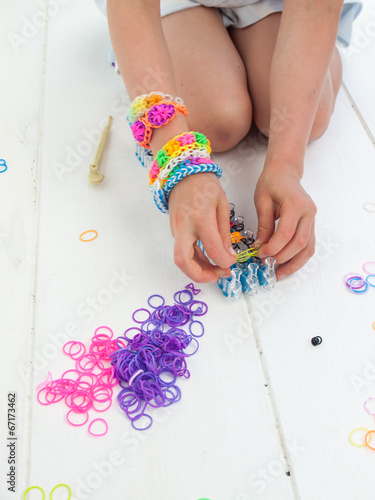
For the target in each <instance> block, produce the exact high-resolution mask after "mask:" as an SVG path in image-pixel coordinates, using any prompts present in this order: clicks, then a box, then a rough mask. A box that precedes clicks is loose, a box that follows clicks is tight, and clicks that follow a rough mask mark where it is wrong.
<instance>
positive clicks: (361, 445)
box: [349, 427, 369, 448]
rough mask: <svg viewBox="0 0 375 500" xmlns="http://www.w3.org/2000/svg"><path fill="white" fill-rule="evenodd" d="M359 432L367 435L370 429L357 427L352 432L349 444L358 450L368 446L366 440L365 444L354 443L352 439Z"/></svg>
mask: <svg viewBox="0 0 375 500" xmlns="http://www.w3.org/2000/svg"><path fill="white" fill-rule="evenodd" d="M357 431H364V432H366V433H367V432H368V431H369V430H368V429H365V428H364V427H357V428H356V429H353V430H352V431H351V433H350V434H349V442H350V444H352V445H353V446H357V447H358V448H362V447H363V446H366V440H365V442H364V443H363V444H357V443H355V442H354V441H353V439H352V436H353V434H354V433H355V432H357ZM366 435H367V434H366Z"/></svg>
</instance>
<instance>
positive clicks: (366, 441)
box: [365, 430, 375, 451]
mask: <svg viewBox="0 0 375 500" xmlns="http://www.w3.org/2000/svg"><path fill="white" fill-rule="evenodd" d="M373 432H375V430H371V431H368V433H367V434H366V436H365V444H366V446H367V448H370V450H374V451H375V448H374V447H373V446H370V444H369V442H368V440H367V436H369V435H370V436H371V434H372V433H373ZM371 440H372V437H371V439H370V443H371Z"/></svg>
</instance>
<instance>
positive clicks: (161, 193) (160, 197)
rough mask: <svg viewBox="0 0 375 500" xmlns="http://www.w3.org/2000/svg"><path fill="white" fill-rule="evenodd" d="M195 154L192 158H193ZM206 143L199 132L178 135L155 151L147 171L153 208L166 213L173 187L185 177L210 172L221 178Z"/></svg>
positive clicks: (208, 145) (207, 141)
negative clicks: (149, 168)
mask: <svg viewBox="0 0 375 500" xmlns="http://www.w3.org/2000/svg"><path fill="white" fill-rule="evenodd" d="M195 151H197V153H196V155H195V154H193V153H194V152H195ZM210 153H211V147H210V141H209V140H208V139H207V137H206V136H205V135H204V134H201V133H199V132H185V133H183V134H180V135H178V136H176V137H174V138H173V139H171V140H170V141H168V142H167V144H165V146H163V148H162V149H161V150H160V151H158V153H157V155H156V158H155V161H154V163H153V164H152V167H151V170H150V174H149V177H150V185H151V189H152V194H153V197H154V202H155V204H156V206H157V207H158V208H159V210H161V211H162V212H164V213H168V198H169V194H170V192H171V191H172V189H173V188H174V186H175V185H176V184H177V183H178V182H179V181H180V180H182V179H184V178H185V177H187V176H188V175H193V174H197V173H202V172H212V173H215V174H216V175H217V176H218V177H221V175H222V173H223V171H222V169H221V168H220V167H219V166H218V165H217V164H216V163H213V161H212V159H211V157H210Z"/></svg>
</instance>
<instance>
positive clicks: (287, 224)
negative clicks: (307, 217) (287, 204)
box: [259, 208, 300, 258]
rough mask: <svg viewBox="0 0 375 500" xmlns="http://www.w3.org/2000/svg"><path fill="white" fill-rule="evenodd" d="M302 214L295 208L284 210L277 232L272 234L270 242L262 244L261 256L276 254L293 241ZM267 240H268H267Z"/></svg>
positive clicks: (274, 255)
mask: <svg viewBox="0 0 375 500" xmlns="http://www.w3.org/2000/svg"><path fill="white" fill-rule="evenodd" d="M299 218H300V214H299V213H297V211H295V210H288V209H287V208H286V209H285V210H283V213H282V214H281V216H280V220H279V224H278V226H277V229H276V231H275V233H274V234H273V235H272V236H271V238H270V239H269V240H268V242H267V243H266V244H265V245H263V246H262V248H261V250H260V252H259V257H261V258H263V257H268V256H272V257H275V258H276V255H277V254H278V253H279V252H280V251H281V250H282V249H283V248H284V247H285V246H286V245H287V244H288V243H289V242H290V241H291V239H292V238H293V237H294V234H295V232H296V228H297V225H298V221H299ZM266 241H267V240H266Z"/></svg>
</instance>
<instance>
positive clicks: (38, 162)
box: [26, 0, 50, 484]
mask: <svg viewBox="0 0 375 500" xmlns="http://www.w3.org/2000/svg"><path fill="white" fill-rule="evenodd" d="M49 3H50V0H46V3H45V5H44V10H45V19H46V22H45V25H44V31H43V52H42V58H43V59H42V75H41V85H40V101H39V113H38V144H37V150H36V158H35V173H34V176H35V177H34V202H35V209H34V221H35V231H34V243H33V248H34V256H33V257H34V258H33V269H34V275H33V281H32V287H31V288H32V297H33V305H32V310H31V327H30V330H31V342H30V343H31V346H30V347H31V361H30V364H31V376H30V377H29V388H28V393H29V394H30V398H28V405H29V408H28V409H27V411H26V414H28V415H29V418H28V426H27V439H26V450H27V455H28V457H29V460H28V461H27V470H26V478H27V481H26V482H27V484H31V477H30V476H31V463H32V456H31V451H32V450H31V447H32V443H31V441H32V421H33V397H32V394H33V393H34V386H35V383H34V370H33V367H34V364H35V344H36V342H35V340H36V328H35V327H36V296H37V277H38V258H39V229H40V199H41V178H42V160H43V137H44V106H45V89H46V70H47V41H48V21H49V16H48V7H49Z"/></svg>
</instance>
